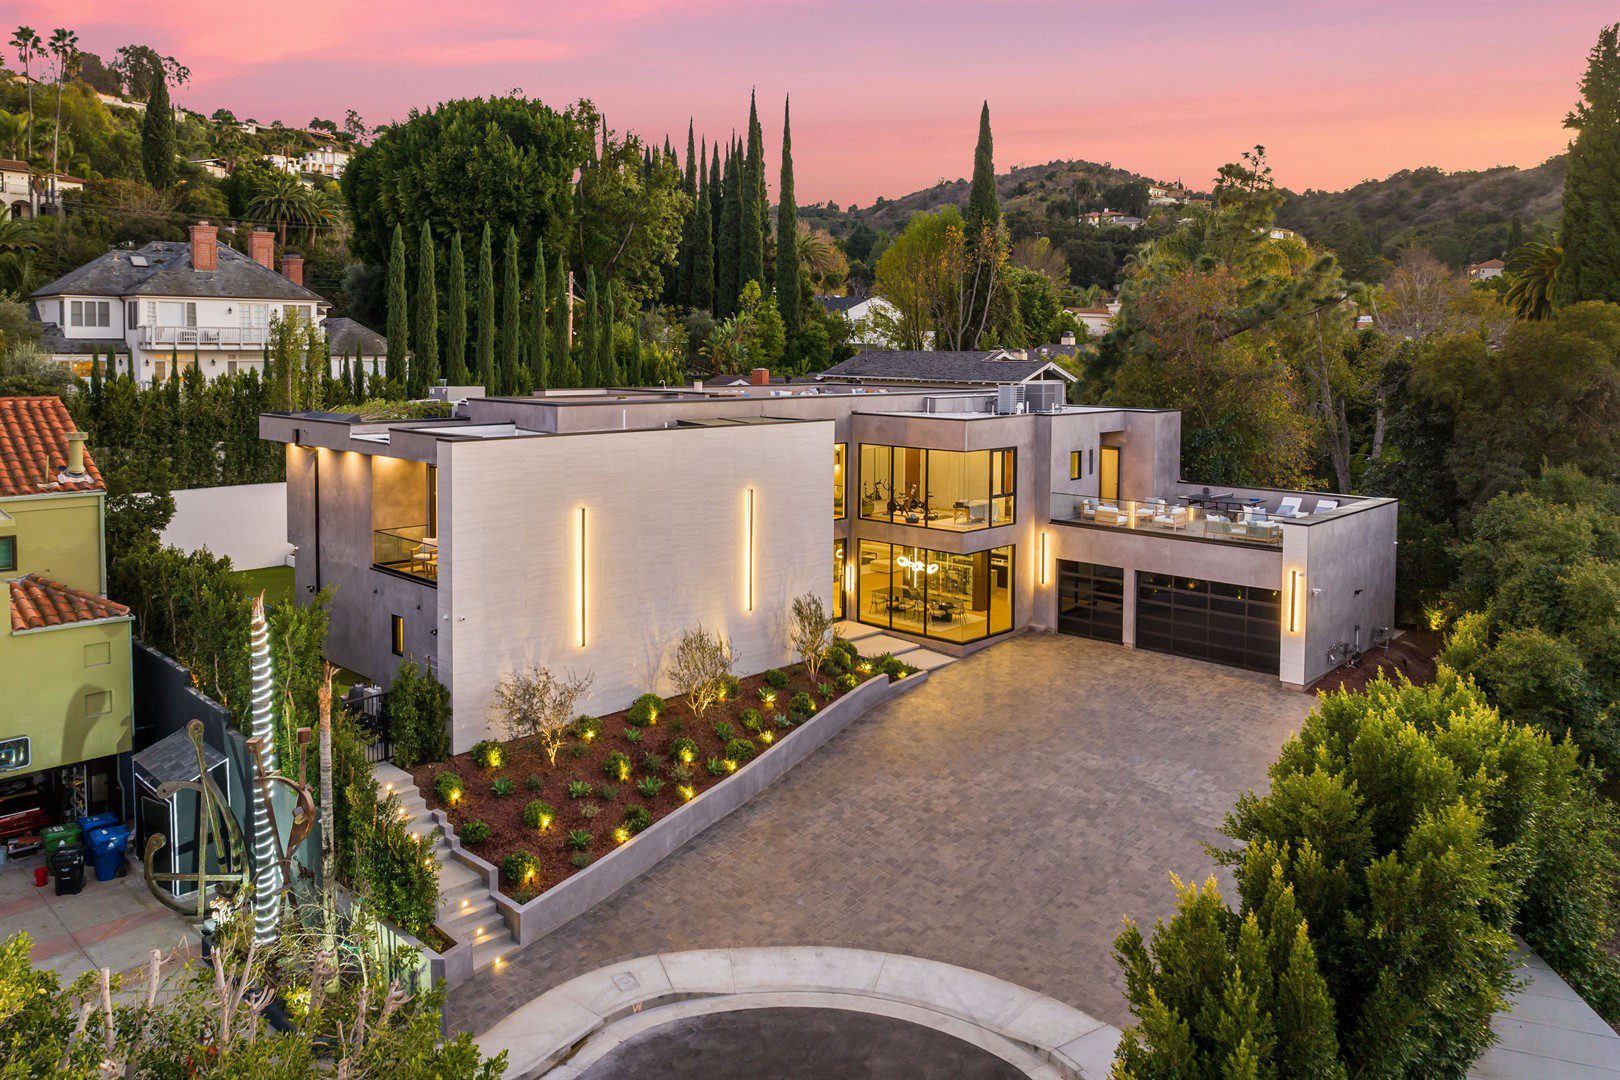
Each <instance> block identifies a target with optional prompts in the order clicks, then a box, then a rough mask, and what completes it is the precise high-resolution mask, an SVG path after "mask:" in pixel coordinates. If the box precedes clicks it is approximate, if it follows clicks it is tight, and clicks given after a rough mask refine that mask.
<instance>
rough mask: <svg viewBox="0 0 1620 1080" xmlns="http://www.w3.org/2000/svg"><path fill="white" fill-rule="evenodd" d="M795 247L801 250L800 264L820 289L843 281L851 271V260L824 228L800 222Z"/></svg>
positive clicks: (795, 235)
mask: <svg viewBox="0 0 1620 1080" xmlns="http://www.w3.org/2000/svg"><path fill="white" fill-rule="evenodd" d="M794 247H796V248H797V249H798V252H799V266H800V267H801V268H802V269H803V271H804V274H805V276H806V277H807V278H808V279H809V280H810V281H812V282H814V283H815V285H816V287H817V288H818V289H819V288H824V287H826V286H827V285H829V284H839V283H841V282H842V281H843V279H844V276H845V275H846V274H848V273H849V260H847V259H845V258H844V253H843V252H842V251H840V250H839V248H838V245H837V244H836V243H834V242H833V238H832V236H831V235H830V234H829V233H827V232H826V230H824V229H812V228H811V227H810V223H809V222H807V221H801V222H799V223H798V229H797V230H796V232H795V234H794Z"/></svg>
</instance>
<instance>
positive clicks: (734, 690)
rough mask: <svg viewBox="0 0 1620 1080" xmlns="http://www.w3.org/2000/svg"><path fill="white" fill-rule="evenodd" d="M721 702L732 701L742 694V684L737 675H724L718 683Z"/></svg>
mask: <svg viewBox="0 0 1620 1080" xmlns="http://www.w3.org/2000/svg"><path fill="white" fill-rule="evenodd" d="M717 687H718V692H719V700H721V701H730V700H732V699H733V698H735V697H736V696H737V695H738V694H739V693H741V692H742V683H740V682H738V681H737V676H735V675H722V676H720V679H719V681H718V683H717Z"/></svg>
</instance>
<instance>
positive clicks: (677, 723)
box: [669, 716, 686, 735]
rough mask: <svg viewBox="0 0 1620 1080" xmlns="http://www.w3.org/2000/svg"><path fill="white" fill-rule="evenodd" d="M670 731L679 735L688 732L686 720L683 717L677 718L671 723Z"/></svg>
mask: <svg viewBox="0 0 1620 1080" xmlns="http://www.w3.org/2000/svg"><path fill="white" fill-rule="evenodd" d="M669 730H670V731H672V732H674V733H675V734H677V735H679V734H681V733H682V732H683V731H685V730H686V720H685V719H684V718H683V717H679V716H677V717H676V718H675V719H673V720H671V721H670V722H669Z"/></svg>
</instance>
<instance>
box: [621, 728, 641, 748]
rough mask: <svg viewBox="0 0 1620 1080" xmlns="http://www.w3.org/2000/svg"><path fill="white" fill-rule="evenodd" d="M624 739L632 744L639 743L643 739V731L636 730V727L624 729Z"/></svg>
mask: <svg viewBox="0 0 1620 1080" xmlns="http://www.w3.org/2000/svg"><path fill="white" fill-rule="evenodd" d="M624 737H625V738H626V739H628V740H629V741H630V742H631V743H632V744H634V743H638V742H640V741H641V739H642V731H641V729H640V728H635V727H632V728H625V729H624Z"/></svg>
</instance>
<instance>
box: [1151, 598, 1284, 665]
mask: <svg viewBox="0 0 1620 1080" xmlns="http://www.w3.org/2000/svg"><path fill="white" fill-rule="evenodd" d="M1137 581H1138V588H1137V592H1136V644H1137V646H1138V647H1139V648H1143V649H1152V650H1155V651H1159V652H1167V653H1173V654H1175V655H1177V656H1186V657H1190V658H1191V659H1194V660H1211V661H1214V662H1215V663H1219V664H1228V665H1231V666H1233V667H1242V668H1249V669H1251V670H1255V671H1265V672H1270V673H1273V674H1274V673H1276V671H1277V668H1278V664H1279V660H1280V649H1281V623H1280V622H1279V616H1280V611H1279V603H1278V596H1279V593H1278V591H1277V590H1275V589H1256V588H1251V587H1249V586H1244V585H1235V584H1233V583H1231V582H1222V581H1206V580H1201V579H1196V578H1171V577H1169V576H1168V575H1161V574H1153V575H1148V574H1142V575H1139V576H1138V578H1137Z"/></svg>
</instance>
